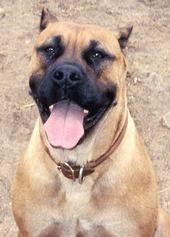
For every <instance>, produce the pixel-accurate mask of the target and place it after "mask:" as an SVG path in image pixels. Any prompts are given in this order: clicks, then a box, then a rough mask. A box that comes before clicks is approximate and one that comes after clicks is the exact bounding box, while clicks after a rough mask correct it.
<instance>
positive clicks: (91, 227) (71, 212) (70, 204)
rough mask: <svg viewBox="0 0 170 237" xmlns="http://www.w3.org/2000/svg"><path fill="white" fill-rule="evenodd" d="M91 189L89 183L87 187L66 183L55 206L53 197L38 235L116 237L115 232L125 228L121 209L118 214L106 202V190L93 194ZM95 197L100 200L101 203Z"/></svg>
mask: <svg viewBox="0 0 170 237" xmlns="http://www.w3.org/2000/svg"><path fill="white" fill-rule="evenodd" d="M89 187H90V188H89ZM92 190H93V186H92V185H89V183H88V188H87V187H86V185H84V184H82V185H80V184H78V183H77V184H75V183H74V184H73V185H67V183H65V186H64V187H63V189H61V190H60V191H59V193H58V197H57V201H56V204H55V205H54V200H53V201H52V206H51V207H49V210H48V211H47V213H46V215H45V219H46V220H45V219H44V220H45V221H44V224H43V225H41V226H43V229H41V234H40V235H39V237H47V236H57V237H60V236H62V237H66V236H67V237H68V236H69V237H95V236H96V237H103V236H105V237H114V236H117V235H116V234H114V233H117V230H118V229H119V228H122V219H121V218H120V217H121V215H119V214H118V212H117V214H116V215H115V214H114V213H116V210H114V209H113V207H111V206H110V205H109V203H104V200H105V194H104V193H102V192H98V191H99V190H98V191H95V194H93V195H92V193H93V192H92ZM100 191H101V190H100ZM96 200H101V201H100V202H98V205H96ZM102 200H103V201H102ZM47 223H49V224H48V225H47ZM44 226H46V227H45V228H44ZM115 229H116V232H115V231H114V230H115Z"/></svg>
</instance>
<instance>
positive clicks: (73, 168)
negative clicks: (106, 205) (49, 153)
mask: <svg viewBox="0 0 170 237" xmlns="http://www.w3.org/2000/svg"><path fill="white" fill-rule="evenodd" d="M127 124H128V116H126V120H125V123H124V125H123V127H122V129H121V131H120V133H119V134H118V135H117V136H116V137H115V139H114V140H113V143H112V145H111V146H110V147H109V149H108V150H107V151H106V152H105V153H104V154H102V155H101V156H100V157H99V158H98V159H96V160H92V161H89V162H87V163H86V165H84V166H78V165H75V164H74V163H72V162H64V163H57V168H58V169H59V170H60V171H61V172H62V174H63V175H64V176H65V177H66V178H68V179H72V180H73V181H75V180H77V179H78V181H79V183H80V184H81V183H82V182H83V179H84V177H85V176H88V175H90V174H91V173H93V172H94V171H95V168H96V167H97V166H98V165H100V164H101V163H102V162H104V161H105V160H106V159H107V158H108V157H109V155H110V154H111V153H113V152H114V151H115V150H116V149H117V147H118V146H119V144H120V143H121V141H122V140H123V137H124V135H125V132H126V128H127Z"/></svg>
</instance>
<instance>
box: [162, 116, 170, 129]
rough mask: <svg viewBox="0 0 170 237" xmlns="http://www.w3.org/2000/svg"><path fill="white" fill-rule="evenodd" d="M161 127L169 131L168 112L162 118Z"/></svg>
mask: <svg viewBox="0 0 170 237" xmlns="http://www.w3.org/2000/svg"><path fill="white" fill-rule="evenodd" d="M162 125H163V126H164V127H167V128H169V129H170V112H168V113H166V114H165V115H164V116H163V117H162Z"/></svg>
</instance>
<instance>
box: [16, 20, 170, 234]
mask: <svg viewBox="0 0 170 237" xmlns="http://www.w3.org/2000/svg"><path fill="white" fill-rule="evenodd" d="M82 29H83V31H82ZM57 34H61V35H64V40H65V44H66V45H67V49H66V52H65V54H64V56H63V57H65V58H70V57H72V58H74V59H76V60H78V61H80V63H82V64H84V62H83V61H82V59H81V57H80V54H81V50H82V49H83V48H84V47H85V46H86V45H87V43H88V42H89V40H90V39H91V38H94V39H96V40H99V41H100V42H103V45H104V47H105V48H107V50H108V51H110V52H113V53H114V54H115V56H116V60H115V62H113V65H111V64H109V63H108V65H105V68H104V70H103V71H102V73H101V75H100V78H99V80H100V83H102V84H103V85H104V84H105V83H109V82H110V81H113V82H114V83H115V84H116V85H117V86H118V94H117V100H118V105H117V106H116V107H114V108H111V109H109V111H107V112H106V114H105V115H104V117H103V118H102V119H101V121H100V122H99V123H98V124H97V126H96V127H95V128H94V130H93V132H92V133H91V134H89V136H87V138H86V139H85V140H84V141H83V142H82V143H81V144H80V145H78V146H77V147H76V148H74V149H73V150H63V149H54V148H52V147H51V146H50V144H49V143H48V141H47V139H46V135H45V133H44V130H43V126H42V123H41V121H40V119H38V121H37V123H36V126H35V128H34V131H33V134H32V137H31V140H30V143H29V146H28V148H27V151H26V153H25V155H24V157H22V158H21V159H20V162H19V165H18V168H17V172H16V178H15V181H14V184H13V195H12V196H13V197H12V198H13V212H14V216H15V219H16V222H17V225H18V227H19V232H20V234H19V236H20V237H60V236H62V237H68V236H69V237H103V236H105V237H154V236H156V237H168V236H170V221H169V220H168V218H169V217H168V215H166V214H163V212H162V211H160V209H159V207H158V206H159V205H158V197H157V187H156V180H155V175H154V172H153V169H152V164H151V161H150V158H149V156H148V154H147V151H146V149H145V146H144V144H143V142H142V141H141V139H140V137H139V135H138V133H137V131H136V128H135V125H134V122H133V120H132V118H131V116H130V114H129V112H128V109H127V101H126V87H125V76H126V61H125V59H124V56H123V54H122V52H121V50H120V47H119V44H118V41H117V40H116V38H115V37H114V36H113V34H112V33H111V32H109V31H107V30H105V29H103V28H101V27H98V26H88V25H78V24H73V23H69V25H68V24H66V23H49V25H48V27H47V28H46V29H45V30H44V31H43V32H42V33H41V34H40V35H39V37H38V39H37V41H36V44H35V48H36V47H37V46H39V45H41V44H42V43H43V42H46V41H48V40H50V39H51V36H54V35H57ZM61 60H62V58H61ZM44 70H45V69H44V67H43V64H42V62H41V57H39V55H37V53H36V51H35V50H34V53H33V56H32V60H31V72H33V73H39V74H42V73H44ZM127 113H128V125H127V129H126V133H125V136H124V138H123V140H122V142H121V144H120V145H119V146H118V148H117V149H116V151H114V152H113V154H111V155H110V157H109V158H108V159H107V160H106V161H105V162H103V163H102V164H101V165H99V166H98V167H97V168H96V169H95V172H94V173H93V174H91V175H89V176H87V177H86V178H85V180H84V182H83V184H79V183H78V182H73V181H72V180H69V179H67V178H66V177H64V176H63V174H62V173H61V172H60V171H59V170H58V169H57V166H56V163H55V162H60V161H61V162H64V161H73V162H76V163H77V164H79V165H83V164H86V163H87V161H90V160H95V159H97V158H98V157H99V156H100V155H101V154H103V153H105V152H106V151H107V149H108V148H109V147H110V145H111V143H112V140H113V138H114V137H115V135H116V134H115V133H116V132H119V131H120V129H121V127H122V125H123V124H124V121H125V117H126V114H127ZM42 140H43V142H42ZM103 141H107V142H103ZM44 144H45V146H46V147H47V148H48V150H49V152H50V154H51V155H52V157H53V159H54V160H55V162H54V161H53V160H52V159H51V157H50V156H49V154H48V153H47V152H46V147H44ZM157 228H158V231H156V229H157ZM155 231H156V232H155ZM155 234H156V235H155Z"/></svg>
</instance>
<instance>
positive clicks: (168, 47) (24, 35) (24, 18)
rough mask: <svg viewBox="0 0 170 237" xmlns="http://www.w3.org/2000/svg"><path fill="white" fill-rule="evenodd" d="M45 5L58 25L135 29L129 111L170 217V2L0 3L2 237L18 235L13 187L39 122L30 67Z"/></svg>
mask: <svg viewBox="0 0 170 237" xmlns="http://www.w3.org/2000/svg"><path fill="white" fill-rule="evenodd" d="M43 6H46V7H49V8H50V9H52V10H53V12H54V13H56V15H57V17H58V19H59V20H71V21H76V22H85V23H94V24H100V25H103V26H107V27H108V28H110V29H114V30H115V28H116V27H118V26H119V27H121V26H124V25H126V24H127V23H132V24H133V26H134V29H133V34H132V37H131V39H130V42H129V45H128V48H127V50H126V51H127V52H126V53H127V57H128V60H129V73H128V78H127V84H128V98H129V107H130V111H131V113H132V115H133V117H134V119H135V122H136V125H137V127H138V130H139V132H140V133H141V135H142V136H143V138H144V140H145V142H146V144H147V146H148V149H149V152H150V155H151V157H152V161H153V164H154V167H155V170H156V173H157V177H158V189H159V194H160V200H161V204H162V206H163V207H164V208H165V209H166V210H167V211H169V212H170V121H168V120H167V122H166V121H164V122H163V119H166V117H168V116H167V115H168V112H170V67H169V66H170V65H169V62H170V42H169V37H170V27H169V26H170V1H169V0H164V1H162V0H126V1H125V0H124V1H123V0H122V1H117V0H103V1H99V0H79V1H78V0H67V1H62V0H58V1H57V0H56V1H55V0H51V1H49V0H39V1H35V0H31V1H24V0H9V1H6V0H0V89H1V93H0V108H1V109H0V144H1V147H0V236H1V237H3V236H5V237H15V236H16V226H15V223H14V220H13V217H12V212H11V199H10V186H11V183H12V179H13V174H14V172H15V168H16V163H17V160H18V157H19V155H20V154H22V152H23V151H24V149H25V147H26V144H27V143H28V140H29V138H30V135H31V132H32V128H33V126H34V123H35V119H36V117H37V110H36V107H35V106H32V99H31V98H30V97H29V95H28V75H29V73H28V63H29V59H30V55H31V47H32V43H33V42H34V39H35V37H36V35H37V33H38V25H39V17H40V12H41V9H42V7H43Z"/></svg>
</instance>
